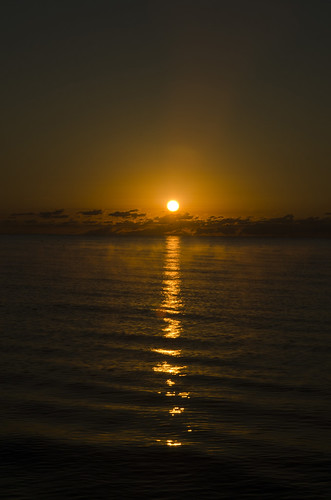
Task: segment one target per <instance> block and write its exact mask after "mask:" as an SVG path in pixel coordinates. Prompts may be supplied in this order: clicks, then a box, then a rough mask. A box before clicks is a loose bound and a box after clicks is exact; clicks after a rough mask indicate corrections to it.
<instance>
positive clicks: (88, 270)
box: [0, 236, 331, 499]
mask: <svg viewBox="0 0 331 500" xmlns="http://www.w3.org/2000/svg"><path fill="white" fill-rule="evenodd" d="M0 244H1V247H0V258H1V259H0V262H1V271H0V273H1V282H2V287H1V292H0V294H1V309H0V312H1V320H0V325H1V354H0V356H1V359H0V370H1V379H2V390H1V414H2V417H1V422H2V425H1V429H0V439H1V444H2V448H1V449H2V452H1V454H2V460H1V462H2V480H1V486H2V491H3V497H4V498H15V499H52V498H77V499H78V498H81V499H97V498H120V497H123V498H155V499H158V498H162V499H165V498H167V499H177V498H178V499H182V498H213V499H223V498H224V499H230V498H278V499H279V498H284V499H293V498H298V499H308V498H310V499H318V498H329V497H330V493H331V485H330V482H329V476H330V465H331V453H330V430H329V429H330V417H329V415H330V406H331V405H330V378H331V376H330V358H331V356H330V346H331V339H330V330H331V329H330V326H331V298H330V297H331V260H330V250H331V241H330V240H276V239H271V240H263V239H254V240H248V239H233V240H231V239H218V238H211V239H208V238H205V239H194V238H187V239H186V238H180V237H176V236H169V237H167V238H140V239H138V238H136V239H135V238H125V237H124V238H114V239H97V238H95V239H93V238H91V237H90V238H87V237H69V236H66V237H62V236H61V237H59V236H1V239H0Z"/></svg>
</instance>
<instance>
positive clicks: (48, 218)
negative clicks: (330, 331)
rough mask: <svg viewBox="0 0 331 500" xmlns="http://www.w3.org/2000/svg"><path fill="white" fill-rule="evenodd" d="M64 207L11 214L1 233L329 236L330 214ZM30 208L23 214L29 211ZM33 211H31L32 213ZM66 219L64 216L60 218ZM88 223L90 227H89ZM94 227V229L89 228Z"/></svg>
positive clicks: (3, 223) (0, 228) (2, 222)
mask: <svg viewBox="0 0 331 500" xmlns="http://www.w3.org/2000/svg"><path fill="white" fill-rule="evenodd" d="M63 212H64V210H63V209H61V210H53V211H49V212H40V213H39V214H38V215H39V219H38V218H34V219H31V218H30V219H22V218H17V219H15V218H13V217H12V216H13V215H14V214H11V218H8V219H5V220H3V221H0V231H1V232H2V233H4V232H9V233H20V232H21V233H27V232H38V233H41V232H44V233H47V232H49V233H53V232H56V233H61V231H63V232H64V233H66V234H77V233H81V234H90V235H97V236H116V235H138V236H162V235H170V234H173V235H187V236H219V237H327V238H330V237H331V216H329V215H326V216H323V217H307V218H305V219H296V218H295V217H294V215H292V214H287V215H284V216H283V217H274V218H261V219H253V218H250V217H246V218H242V217H223V216H213V215H212V216H210V217H208V218H207V219H200V218H199V217H196V216H194V215H191V214H189V213H187V212H186V213H175V214H166V215H162V216H159V217H154V218H147V217H146V214H145V213H141V212H139V210H138V209H131V210H127V211H114V212H112V213H110V214H109V216H110V217H111V218H110V219H108V220H95V219H91V218H90V217H92V216H95V215H101V214H103V213H104V211H103V210H88V211H84V212H76V213H77V214H78V215H84V218H83V219H82V218H80V217H71V218H70V219H69V218H68V217H69V215H67V214H64V213H63ZM29 214H30V213H29V212H26V213H24V214H23V213H22V215H25V216H26V215H29ZM31 214H32V213H31ZM63 219H66V220H63ZM89 226H90V229H89ZM92 227H93V229H92Z"/></svg>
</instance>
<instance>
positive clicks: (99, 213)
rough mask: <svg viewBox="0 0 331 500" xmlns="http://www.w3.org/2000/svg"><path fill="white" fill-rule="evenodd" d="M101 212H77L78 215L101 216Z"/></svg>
mask: <svg viewBox="0 0 331 500" xmlns="http://www.w3.org/2000/svg"><path fill="white" fill-rule="evenodd" d="M102 213H103V210H86V211H85V212H78V214H79V215H101V214H102Z"/></svg>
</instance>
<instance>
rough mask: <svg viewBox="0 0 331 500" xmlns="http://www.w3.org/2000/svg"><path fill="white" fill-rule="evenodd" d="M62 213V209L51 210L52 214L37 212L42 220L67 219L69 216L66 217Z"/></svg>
mask: <svg viewBox="0 0 331 500" xmlns="http://www.w3.org/2000/svg"><path fill="white" fill-rule="evenodd" d="M63 212H64V210H63V209H61V210H53V211H52V212H39V217H42V218H43V219H64V218H66V217H69V215H66V214H64V213H63Z"/></svg>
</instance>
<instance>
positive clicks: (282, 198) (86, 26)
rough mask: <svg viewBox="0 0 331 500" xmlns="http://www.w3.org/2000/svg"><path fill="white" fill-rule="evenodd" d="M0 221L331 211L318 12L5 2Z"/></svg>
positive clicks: (325, 56)
mask: <svg viewBox="0 0 331 500" xmlns="http://www.w3.org/2000/svg"><path fill="white" fill-rule="evenodd" d="M4 10H5V12H4V16H3V19H4V20H5V21H3V22H4V23H5V24H4V26H3V29H2V33H3V35H2V36H3V37H4V41H3V43H2V48H1V50H2V51H3V54H2V55H3V70H4V75H5V78H3V79H2V81H1V83H0V85H1V93H2V96H3V97H4V102H3V105H2V118H3V119H2V124H3V125H2V131H1V136H2V147H1V165H2V167H1V170H2V180H1V184H0V189H1V193H0V194H1V197H0V209H1V210H2V212H10V211H17V210H54V209H56V208H66V209H73V210H80V209H99V208H102V209H104V208H107V209H109V210H117V209H118V210H129V209H133V208H138V209H139V210H142V211H147V212H151V213H153V214H157V213H161V212H162V210H164V207H165V204H166V202H167V201H168V200H169V199H171V198H175V199H178V200H179V202H180V203H181V207H182V209H183V210H185V211H189V212H191V213H194V214H198V215H204V214H215V215H218V214H222V215H243V216H246V215H262V214H264V215H266V216H271V215H277V214H279V215H280V214H286V213H294V214H295V215H323V214H324V213H325V212H329V211H330V210H331V206H330V203H331V202H330V200H331V196H330V195H331V188H330V186H331V169H330V165H329V161H330V139H329V134H328V130H329V126H328V124H329V116H330V90H329V89H330V86H331V85H330V84H331V81H330V71H329V69H328V68H329V54H330V48H331V40H330V30H329V19H330V14H331V5H330V4H329V3H328V2H324V1H321V0H320V1H319V0H317V1H316V2H306V1H300V2H299V1H297V0H286V1H285V0H277V1H273V0H272V1H270V2H260V1H258V0H253V1H251V2H246V1H244V0H237V1H236V2H233V3H231V2H219V1H214V0H209V1H207V2H203V1H199V0H192V1H190V2H188V1H186V0H178V1H176V2H171V1H170V2H158V3H155V2H151V1H147V0H146V1H145V0H143V1H141V2H129V4H128V6H127V5H126V4H125V5H124V4H122V3H121V2H117V3H109V2H106V1H103V0H97V1H96V2H93V3H92V2H76V1H73V0H68V2H66V3H65V4H61V5H60V4H56V3H54V5H53V4H49V5H46V4H45V5H39V4H38V5H37V4H36V3H29V2H27V3H24V5H23V4H22V6H21V8H20V9H19V10H18V9H15V5H14V3H13V4H12V3H10V2H7V5H6V6H5V8H4Z"/></svg>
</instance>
